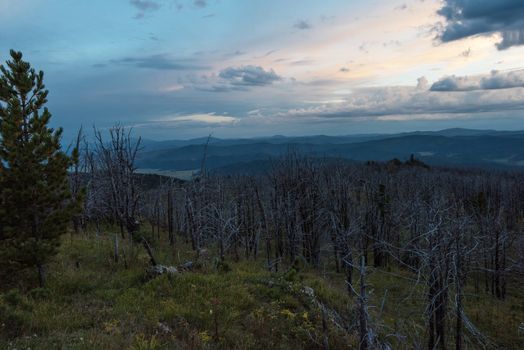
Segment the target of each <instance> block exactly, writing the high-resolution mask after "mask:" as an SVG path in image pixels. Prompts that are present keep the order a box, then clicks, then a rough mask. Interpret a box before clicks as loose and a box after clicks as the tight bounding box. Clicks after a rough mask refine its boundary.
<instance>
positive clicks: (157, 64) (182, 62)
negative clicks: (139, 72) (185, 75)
mask: <svg viewBox="0 0 524 350" xmlns="http://www.w3.org/2000/svg"><path fill="white" fill-rule="evenodd" d="M111 63H114V64H121V65H133V66H135V67H138V68H148V69H157V70H203V69H207V68H208V67H206V66H201V65H198V64H195V63H194V62H193V61H192V60H188V59H174V58H170V57H168V56H167V55H163V54H158V55H151V56H144V57H125V58H121V59H117V60H111Z"/></svg>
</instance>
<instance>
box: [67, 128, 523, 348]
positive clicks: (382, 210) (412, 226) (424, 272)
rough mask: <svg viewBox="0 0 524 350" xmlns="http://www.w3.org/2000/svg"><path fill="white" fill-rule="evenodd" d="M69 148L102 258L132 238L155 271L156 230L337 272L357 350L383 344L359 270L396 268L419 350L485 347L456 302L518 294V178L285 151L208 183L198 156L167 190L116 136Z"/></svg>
mask: <svg viewBox="0 0 524 350" xmlns="http://www.w3.org/2000/svg"><path fill="white" fill-rule="evenodd" d="M78 144H79V146H80V148H81V149H82V155H81V162H80V163H79V165H78V166H77V167H76V168H75V169H73V170H74V171H73V172H72V186H73V192H74V193H76V192H78V191H80V188H81V187H83V186H85V189H86V196H85V198H84V204H83V205H84V207H83V212H82V214H81V215H79V216H77V217H75V219H74V228H75V231H76V232H78V233H80V232H87V231H89V230H90V229H93V228H94V229H95V231H96V232H97V234H102V235H103V234H104V232H103V230H102V229H101V227H102V226H103V225H104V224H107V223H110V224H112V225H114V226H115V227H118V228H119V234H118V235H115V237H114V238H113V237H110V239H112V240H114V245H115V252H114V259H116V260H118V259H126V257H125V252H124V253H122V251H121V250H119V249H118V244H119V242H125V241H131V242H135V243H136V244H137V245H141V246H143V248H144V249H145V250H146V251H147V253H148V256H149V258H150V263H151V265H153V266H156V265H162V261H159V260H158V258H157V257H156V255H155V250H156V249H157V248H158V247H157V245H158V244H161V243H160V242H162V241H161V240H159V238H160V236H161V235H166V240H164V241H163V242H168V244H170V245H171V246H173V247H176V246H178V245H180V244H186V245H188V246H190V247H191V249H192V250H193V251H194V252H195V255H196V257H197V260H198V257H199V256H200V255H203V254H205V255H212V256H213V257H214V258H215V259H216V261H217V263H219V264H220V263H224V264H226V263H227V261H242V260H245V261H249V260H253V261H257V262H259V263H260V264H263V266H264V268H266V269H267V270H268V271H272V272H281V271H288V270H289V269H299V268H300V267H302V266H307V267H308V268H312V269H320V268H321V267H322V268H324V269H325V268H326V266H327V268H328V269H330V270H331V271H333V272H336V273H337V274H340V275H341V276H344V281H345V286H346V289H347V294H348V295H349V296H350V297H351V298H353V300H354V302H355V303H356V305H357V308H356V309H355V310H354V315H353V316H354V320H353V322H349V321H348V325H347V327H348V331H349V328H350V327H354V331H355V332H357V333H358V334H359V337H360V349H374V348H387V342H386V341H385V340H384V339H385V338H384V335H383V334H381V332H380V331H379V330H378V329H375V328H374V325H375V324H376V323H377V322H379V320H376V319H374V318H373V317H371V316H370V313H369V308H370V307H371V305H369V304H368V294H367V293H369V288H370V287H369V286H368V285H367V283H366V278H367V270H369V269H371V270H373V269H375V270H377V269H378V270H381V271H385V272H391V273H395V271H402V272H403V273H405V275H406V276H409V277H407V278H406V279H407V283H409V284H410V286H412V288H413V290H416V291H417V293H421V295H423V299H424V300H423V303H424V305H425V307H424V309H425V315H424V317H425V324H424V329H425V338H424V340H420V342H419V344H418V345H419V346H420V347H421V348H426V349H447V348H450V347H453V348H455V349H463V348H464V349H465V348H482V347H486V348H489V347H490V344H491V345H493V343H492V340H490V339H488V338H487V337H486V336H485V335H484V333H483V331H482V330H480V329H478V328H477V327H476V325H475V322H473V321H472V320H471V317H470V315H468V313H467V312H466V310H465V308H464V302H465V299H468V298H469V299H471V298H473V295H489V296H490V297H491V298H493V299H494V300H498V301H502V302H503V301H504V300H505V299H506V298H507V296H508V295H509V294H515V293H517V294H518V293H521V292H522V280H523V277H524V274H523V272H524V234H523V233H522V232H523V228H524V226H523V225H524V176H523V174H522V173H521V172H501V171H486V170H466V169H452V168H449V169H446V168H438V167H429V166H427V165H425V164H423V163H421V162H419V161H417V160H416V159H415V158H414V157H412V158H411V159H410V160H408V161H406V162H401V161H391V162H388V163H375V162H368V163H367V164H347V163H341V164H338V163H337V162H333V161H329V162H328V161H326V162H324V161H322V160H318V159H312V158H308V157H302V156H301V155H300V154H297V153H294V152H289V154H287V155H285V156H283V157H282V158H279V159H275V160H274V161H273V166H272V169H271V170H270V171H268V172H267V174H266V175H263V176H214V175H213V174H212V173H208V172H206V171H205V160H203V166H202V171H201V172H200V175H199V176H197V177H195V178H194V179H193V180H192V181H180V180H176V179H170V178H166V177H159V176H139V175H138V174H136V168H135V165H134V161H135V158H136V156H137V154H138V152H140V148H141V145H140V140H139V139H134V138H133V137H132V134H131V130H129V129H126V128H123V127H115V128H113V129H111V131H110V134H109V137H104V135H102V133H100V132H97V133H96V142H95V143H91V144H88V143H86V142H84V141H83V139H82V138H81V137H80V138H79V139H78ZM164 244H165V243H164ZM123 254H124V256H123ZM386 292H387V291H386ZM408 297H409V296H408ZM382 302H383V303H387V302H388V300H387V297H386V296H384V298H383V300H382ZM379 306H380V305H379ZM374 307H377V305H375V306H374ZM382 307H384V306H383V305H382ZM351 324H352V325H351ZM515 332H517V330H515ZM405 336H406V335H405V334H395V335H394V337H396V338H397V341H401V340H402V339H403V337H405ZM422 342H424V344H422ZM410 346H411V345H409V346H406V347H410Z"/></svg>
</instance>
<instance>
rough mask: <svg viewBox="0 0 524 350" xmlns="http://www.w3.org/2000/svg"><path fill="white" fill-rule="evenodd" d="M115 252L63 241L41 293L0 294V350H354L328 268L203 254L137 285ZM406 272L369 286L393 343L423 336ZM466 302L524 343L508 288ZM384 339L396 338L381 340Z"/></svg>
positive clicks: (518, 302)
mask: <svg viewBox="0 0 524 350" xmlns="http://www.w3.org/2000/svg"><path fill="white" fill-rule="evenodd" d="M121 245H122V246H124V247H125V249H126V262H127V268H125V266H124V262H123V258H122V256H121V259H120V261H119V263H115V262H114V261H113V256H112V249H113V247H112V240H111V239H108V238H104V237H102V238H94V237H89V238H88V237H83V236H69V235H68V236H64V238H63V244H62V246H61V249H60V253H59V255H58V256H57V257H56V259H55V262H54V263H53V264H52V265H51V266H50V267H49V271H50V273H49V279H48V283H47V286H46V288H45V289H41V288H34V289H30V288H27V289H24V290H20V289H15V290H7V289H6V288H4V289H1V294H0V323H1V324H0V349H27V348H31V349H318V348H320V347H321V345H322V344H323V342H324V339H327V341H328V342H329V345H330V348H331V349H342V348H345V349H347V348H350V349H351V348H355V347H356V346H357V341H358V334H357V332H356V331H357V328H355V327H354V326H356V323H355V321H356V310H355V305H354V302H355V300H354V299H353V298H351V297H349V296H348V295H347V292H346V288H345V285H344V282H343V276H342V275H341V274H336V273H333V272H331V271H332V268H331V266H329V265H327V266H326V267H325V268H324V269H323V270H324V272H322V270H321V271H320V272H319V271H315V270H310V269H308V268H306V267H304V268H302V269H301V270H300V271H298V272H297V271H295V270H286V269H285V270H283V271H282V272H280V273H269V272H267V271H265V270H264V269H263V263H262V262H258V261H249V262H248V261H242V262H238V263H235V262H233V261H229V260H226V262H225V264H226V267H227V268H223V267H224V266H222V268H217V267H216V264H214V262H213V261H214V259H212V258H209V259H208V260H204V261H202V263H201V264H198V265H197V268H195V269H194V270H192V271H188V272H182V273H179V274H177V275H174V276H171V277H170V276H161V277H158V278H155V279H152V280H148V279H147V278H146V274H145V270H146V268H147V265H148V258H147V256H146V255H145V253H144V252H143V249H142V248H141V247H140V246H134V247H132V246H129V245H128V243H121ZM156 246H157V249H156V253H157V255H158V259H159V260H160V262H161V263H163V264H166V265H180V264H181V263H183V262H184V261H186V260H193V261H194V260H195V254H194V253H193V252H192V251H191V250H190V249H189V248H188V247H187V246H186V245H184V244H182V245H180V246H178V247H177V249H174V250H173V249H171V248H169V246H168V245H167V244H166V243H165V242H157V244H156ZM211 255H212V254H211ZM410 277H411V276H409V275H408V274H407V273H405V272H402V271H393V272H385V271H380V270H374V271H373V270H372V272H371V274H370V276H369V279H368V282H369V285H370V287H369V289H370V305H372V306H373V305H374V306H375V307H372V308H371V309H370V313H371V317H372V321H373V322H372V325H373V327H375V329H376V330H377V332H378V333H379V336H380V337H381V339H382V340H386V341H388V342H389V343H390V344H392V346H393V348H403V347H407V348H410V347H411V344H412V343H413V341H414V340H420V339H423V337H424V332H425V328H424V316H423V302H424V299H423V298H424V296H423V294H422V287H421V286H420V287H418V288H415V289H413V288H412V287H411V282H409V281H408V279H409V278H410ZM305 287H310V288H312V289H313V290H314V292H315V297H314V298H313V299H312V298H310V297H309V296H308V295H307V294H306V293H304V288H305ZM386 291H387V292H386ZM466 300H467V312H468V315H470V318H471V319H472V321H473V322H474V323H475V324H476V325H477V327H478V328H479V329H481V330H482V331H483V332H485V333H486V334H487V335H489V336H490V337H491V338H492V339H494V340H496V342H497V343H498V344H500V346H501V348H504V349H519V348H524V335H520V336H519V334H518V333H517V329H518V326H519V324H520V323H521V322H524V319H523V318H524V297H523V296H522V295H521V294H520V293H519V291H513V292H512V293H510V297H509V299H508V300H507V301H505V302H497V301H495V300H494V299H493V298H491V297H490V296H487V295H482V296H469V295H468V296H467V298H466ZM383 301H384V303H383ZM382 303H383V304H384V307H383V308H382ZM319 305H324V306H325V308H326V310H328V312H327V313H326V311H324V313H323V312H322V311H321V309H320V307H319ZM323 315H324V318H326V319H327V322H326V324H327V329H324V328H323V326H322V323H323V322H322V318H323ZM341 324H342V327H339V326H340V325H341ZM344 326H348V327H349V328H350V329H349V331H347V330H344V329H342V328H343V327H344ZM394 333H400V334H403V335H406V336H407V339H402V341H399V340H397V339H396V338H395V337H393V336H388V334H394ZM401 344H404V345H401ZM405 344H408V345H405Z"/></svg>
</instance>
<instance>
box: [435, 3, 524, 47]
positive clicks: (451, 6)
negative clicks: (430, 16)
mask: <svg viewBox="0 0 524 350" xmlns="http://www.w3.org/2000/svg"><path fill="white" fill-rule="evenodd" d="M438 14H439V15H441V16H443V17H444V18H445V20H446V23H445V25H444V27H443V28H442V31H441V33H440V34H439V38H440V39H441V40H442V41H443V42H449V41H453V40H459V39H463V38H466V37H470V36H475V35H491V34H493V33H499V34H500V35H501V36H502V41H501V42H500V43H498V44H497V48H498V49H499V50H505V49H507V48H509V47H512V46H517V45H522V44H524V1H522V0H496V1H492V0H444V5H443V7H442V8H440V10H438Z"/></svg>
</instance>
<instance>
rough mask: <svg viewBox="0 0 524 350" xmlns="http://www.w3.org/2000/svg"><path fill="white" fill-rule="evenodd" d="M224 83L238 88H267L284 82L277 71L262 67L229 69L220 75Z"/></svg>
mask: <svg viewBox="0 0 524 350" xmlns="http://www.w3.org/2000/svg"><path fill="white" fill-rule="evenodd" d="M218 76H219V78H220V79H222V81H223V82H225V83H227V84H230V85H234V86H235V85H236V86H265V85H271V84H273V83H274V82H276V81H279V80H282V77H280V76H279V75H277V74H276V73H275V71H273V70H272V69H271V70H267V71H266V70H264V68H262V67H260V66H252V65H248V66H241V67H228V68H226V69H223V70H222V71H220V73H219V74H218Z"/></svg>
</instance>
